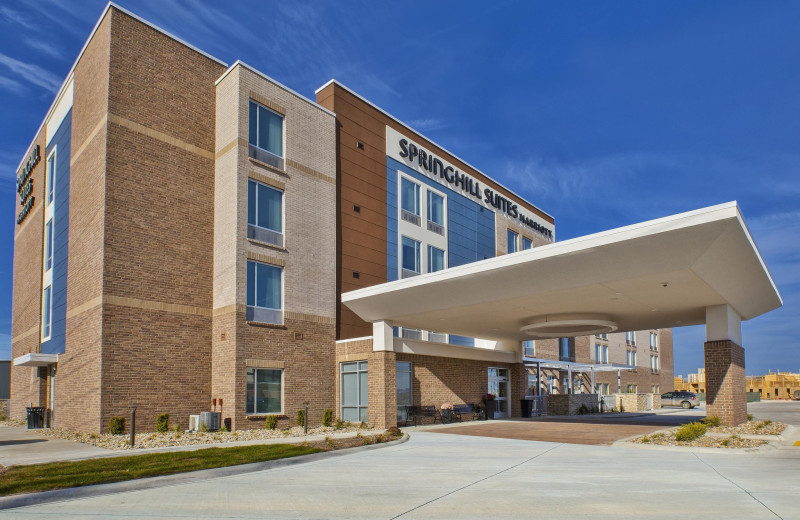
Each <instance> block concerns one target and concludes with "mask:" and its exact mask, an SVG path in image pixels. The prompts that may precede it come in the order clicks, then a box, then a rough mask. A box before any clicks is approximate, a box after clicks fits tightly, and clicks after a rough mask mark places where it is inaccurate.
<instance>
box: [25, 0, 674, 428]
mask: <svg viewBox="0 0 800 520" xmlns="http://www.w3.org/2000/svg"><path fill="white" fill-rule="evenodd" d="M66 85H72V88H73V90H72V92H74V96H73V98H72V123H71V124H72V129H71V135H70V143H71V157H70V161H69V164H70V172H71V175H70V183H69V188H70V191H69V208H70V212H69V222H68V228H69V238H68V255H69V262H68V270H67V283H66V340H65V345H64V350H65V351H64V352H63V353H62V354H60V355H59V357H58V362H57V368H56V370H57V372H56V373H55V376H54V378H53V374H52V372H49V371H50V370H51V369H52V367H54V365H51V368H28V367H15V368H14V369H13V370H12V399H11V402H10V414H11V416H12V417H15V418H22V417H23V416H24V407H25V406H26V405H28V404H29V403H32V404H34V405H44V406H51V407H52V408H53V415H52V418H53V424H54V426H57V427H62V428H66V429H73V430H84V431H90V432H100V431H105V430H106V429H107V427H108V422H109V419H110V418H111V417H113V416H117V415H122V416H125V417H128V414H129V410H130V407H131V406H136V407H137V429H138V430H140V431H143V430H150V429H152V428H153V426H154V424H155V417H156V415H157V414H159V413H162V412H168V413H170V414H171V423H172V424H173V425H176V424H177V425H179V426H180V427H183V428H185V427H186V426H188V424H187V423H188V416H189V415H190V414H195V413H199V412H201V411H206V410H209V409H211V407H212V404H211V403H212V400H216V402H217V410H220V409H221V410H222V412H223V419H224V420H226V422H228V423H229V425H230V427H232V428H234V429H241V428H253V427H261V426H262V425H263V422H264V418H265V414H261V413H258V414H257V413H249V412H248V410H247V406H246V403H247V393H248V387H247V381H246V375H247V370H248V368H261V369H275V370H281V374H282V375H281V378H282V396H281V412H280V413H279V414H278V417H279V425H280V426H289V425H291V424H293V423H294V420H295V416H296V412H297V410H299V409H301V408H303V407H304V406H306V405H307V406H308V407H309V422H310V424H311V425H316V424H318V423H319V422H320V420H321V417H322V414H323V411H324V410H326V409H329V408H330V409H334V410H336V415H337V416H338V415H339V409H340V399H341V396H340V381H339V365H340V363H342V362H344V361H357V360H364V361H367V363H368V400H369V401H368V402H369V407H368V411H369V420H370V422H371V423H372V425H373V426H378V427H384V426H391V425H394V424H396V422H397V403H396V363H397V362H398V361H409V362H411V363H412V366H413V382H414V383H413V384H414V386H413V396H414V403H415V404H418V405H434V406H441V404H443V403H446V402H450V403H453V404H458V403H479V402H480V399H481V396H482V395H483V394H485V393H486V392H487V390H488V375H487V370H488V369H489V368H490V367H496V368H502V369H507V370H508V376H509V381H508V389H509V393H508V401H509V411H510V414H511V415H512V416H518V415H519V414H520V404H519V400H520V398H522V397H523V396H524V395H525V393H526V391H527V380H528V378H527V374H528V370H527V369H526V368H525V367H524V366H523V365H522V364H521V363H519V362H509V360H513V359H516V360H517V361H519V359H520V358H519V352H515V353H514V354H509V353H508V352H502V353H493V352H492V353H488V354H481V355H479V356H477V357H475V356H471V355H470V354H467V355H465V356H463V357H465V358H471V359H462V358H460V357H458V356H457V355H455V354H454V357H445V356H438V355H422V354H429V353H430V352H431V351H429V350H408V349H407V350H405V351H404V352H401V350H402V349H398V350H397V352H394V351H373V342H372V339H371V338H370V339H363V340H357V341H348V342H342V343H338V344H337V343H336V341H335V340H336V338H337V337H353V336H365V335H368V334H371V332H372V330H371V325H370V324H368V323H365V322H363V321H362V320H360V319H359V318H358V317H357V316H356V315H355V314H354V313H352V312H351V311H350V310H349V309H347V308H346V307H342V306H341V303H340V295H341V293H342V292H346V291H349V290H353V289H356V288H360V287H366V286H369V285H374V284H376V283H380V282H383V281H385V280H386V255H387V253H386V239H387V236H386V171H385V170H386V149H385V145H386V140H385V137H386V133H385V129H386V127H387V126H388V127H392V128H394V129H395V130H397V131H403V132H406V133H408V134H409V135H410V136H412V137H413V138H414V139H418V140H419V141H420V143H422V144H424V145H425V146H429V147H430V148H431V149H434V150H437V153H440V154H441V155H442V157H443V158H445V159H446V160H448V161H451V162H452V163H453V164H454V165H456V166H458V167H459V168H462V169H463V170H464V171H465V172H468V173H469V174H470V175H472V176H474V177H475V178H477V179H480V181H481V183H482V184H485V185H487V186H489V187H491V188H492V189H494V190H496V191H497V192H498V193H502V194H504V196H507V197H512V198H515V199H516V196H515V195H513V194H512V193H511V192H509V191H508V190H507V189H505V188H502V187H501V186H499V185H497V184H496V183H495V181H493V180H491V179H489V178H487V177H485V176H484V175H483V174H482V173H480V172H477V171H475V170H474V169H473V168H471V167H469V165H467V164H466V163H463V161H461V160H459V159H457V158H456V157H454V156H452V155H450V154H448V153H447V152H445V151H444V150H442V149H440V148H438V147H436V146H435V145H433V143H430V142H429V141H427V140H425V139H424V138H423V137H422V136H420V135H418V134H416V133H415V132H413V131H411V130H410V129H408V128H406V127H404V126H403V125H401V124H400V123H399V122H397V121H396V120H393V119H391V118H390V117H388V116H387V115H386V114H383V113H382V112H380V111H379V110H376V109H375V108H374V107H370V106H369V104H368V103H365V102H363V100H359V99H358V98H357V96H355V95H353V94H352V93H349V92H347V91H345V90H341V89H340V88H339V87H338V86H336V85H332V86H330V87H329V88H326V89H323V91H322V92H320V96H319V99H320V105H317V104H315V103H313V102H311V101H309V100H307V99H305V98H303V97H302V96H300V95H298V94H296V93H295V92H292V91H291V90H289V89H288V88H286V87H284V86H282V85H280V84H278V83H276V82H275V81H273V80H271V79H270V78H268V77H266V76H264V75H263V74H261V73H259V72H257V71H255V70H254V69H252V68H250V67H248V66H246V65H244V64H242V63H239V62H237V63H236V64H234V65H233V66H231V67H229V68H227V69H226V66H225V65H224V64H222V63H221V62H219V61H217V60H215V59H213V58H211V57H209V56H207V55H205V54H203V53H202V52H198V51H197V50H196V49H194V48H192V47H190V46H188V45H187V44H184V43H182V42H180V41H178V40H176V39H174V38H173V37H170V36H169V35H167V34H165V33H163V32H162V31H160V30H158V29H156V28H154V27H152V26H150V25H148V24H146V23H143V22H142V21H140V20H138V19H136V18H135V17H133V16H131V15H129V14H128V13H127V12H125V11H124V10H122V9H120V8H117V7H115V6H113V5H112V6H110V7H109V8H108V9H107V11H106V12H105V14H104V16H103V19H102V20H101V22H100V24H99V25H98V28H97V30H96V31H95V32H94V33H93V35H92V37H91V39H90V41H89V42H88V44H87V47H86V48H85V50H84V51H83V53H82V54H81V56H80V57H79V60H78V61H77V63H76V66H75V69H74V70H73V71H72V72H71V73H70V75H69V76H68V78H67V83H66ZM334 93H335V94H336V95H337V96H338V97H337V98H336V103H334V99H333V96H334ZM250 100H253V101H255V102H257V103H259V104H260V105H263V106H265V107H267V108H269V109H270V110H272V111H274V112H276V113H277V114H280V115H281V116H282V118H283V127H282V130H283V135H282V137H283V140H282V142H283V156H282V157H279V158H278V159H279V161H278V162H279V164H280V165H278V166H276V165H275V164H272V165H271V164H266V163H265V162H263V161H261V160H258V159H256V158H254V157H251V152H250V146H249V143H248V137H249V117H250V116H249V103H250ZM323 106H330V107H331V108H335V109H336V110H337V111H339V112H337V114H336V115H334V114H333V113H331V112H329V111H328V110H326V109H325V108H323ZM373 116H374V117H373ZM48 117H50V116H48ZM45 123H47V121H46V122H45ZM46 133H47V124H45V125H44V126H43V130H42V131H41V132H40V134H39V135H38V136H37V137H36V141H35V143H34V144H38V145H39V146H40V147H41V149H42V150H44V149H45V148H46V144H47V139H48V138H49V137H51V136H47V135H46ZM359 143H360V144H361V146H358V145H359ZM43 153H44V152H43ZM262 158H263V157H262ZM44 164H45V160H44V158H43V160H42V161H41V162H40V164H39V165H38V166H37V167H36V168H35V169H34V170H33V174H32V176H33V179H34V183H33V187H34V196H35V197H37V198H39V199H40V200H43V198H44V196H43V195H44ZM343 174H344V178H343ZM250 180H254V181H257V182H259V183H262V184H265V185H268V186H270V187H273V188H275V189H278V190H280V191H281V192H282V205H283V206H282V209H283V216H282V225H283V232H282V244H281V245H271V244H267V243H265V242H263V241H259V240H255V239H249V238H248V182H249V181H250ZM355 206H358V207H359V210H360V211H359V212H356V211H355ZM520 206H521V208H525V210H526V211H527V212H529V213H531V214H535V215H538V217H537V218H540V219H542V221H543V222H546V223H547V224H548V225H552V223H553V221H552V217H550V216H549V215H546V214H545V213H544V212H542V211H541V210H539V209H538V208H535V207H534V206H532V205H531V204H529V203H527V202H525V201H520ZM18 210H19V204H18ZM351 210H352V211H351ZM509 228H510V229H514V230H515V231H517V232H518V233H519V234H520V248H521V247H522V244H521V239H522V237H527V238H530V239H532V242H533V245H534V246H538V245H543V244H546V243H549V242H550V240H549V239H548V238H546V237H545V236H544V235H539V234H537V233H536V232H534V231H533V230H532V228H527V227H525V226H524V225H522V224H521V223H520V222H519V221H516V220H514V219H511V218H509V217H506V216H504V215H502V214H498V216H497V218H495V234H496V237H497V238H496V243H495V244H494V248H495V249H496V250H497V252H498V253H500V254H503V253H505V251H506V248H507V243H506V241H507V239H506V237H507V234H506V230H507V229H509ZM43 230H44V211H43V208H42V204H38V205H35V206H34V207H33V209H32V211H31V213H30V214H29V215H28V216H27V219H26V220H25V221H24V222H23V223H22V224H21V225H19V226H17V228H16V231H15V252H14V301H13V324H12V354H13V356H14V357H15V358H17V357H19V356H22V355H24V354H27V353H32V352H39V350H40V349H41V343H40V335H41V323H40V321H41V305H42V301H41V300H42V297H41V292H42V270H41V265H42V259H43ZM248 261H257V262H261V263H265V264H269V265H271V266H274V267H277V268H280V270H281V276H282V287H281V288H282V293H281V302H282V304H281V309H280V315H281V318H280V319H279V320H278V319H275V320H274V321H275V322H273V323H263V322H257V320H251V321H248V308H247V289H248V287H247V264H248ZM356 273H358V274H360V278H359V277H356V276H355V275H356ZM251 311H252V309H251ZM660 334H661V336H662V337H663V338H664V339H663V340H662V341H661V354H660V355H661V356H662V366H663V367H665V368H666V367H667V366H669V370H664V371H663V373H660V374H645V373H644V372H645V371H644V370H642V373H641V374H640V375H637V374H634V375H633V376H631V378H628V379H630V380H636V381H639V380H641V384H642V385H645V383H651V382H652V381H654V380H656V379H658V380H659V381H660V380H661V379H664V380H671V377H672V373H671V366H672V360H671V355H672V344H671V332H669V331H661V333H660ZM667 337H668V338H669V340H668V341H667ZM593 344H594V340H593V339H592V338H576V339H575V340H574V341H572V342H571V350H570V356H571V360H572V361H578V362H585V363H588V362H592V359H593V358H592V352H593V350H592V349H593ZM458 348H462V347H458ZM505 348H508V347H505ZM475 350H480V349H473V352H474V351H475ZM408 352H415V353H414V354H411V353H408ZM420 352H421V353H420ZM448 352H452V351H448ZM484 352H485V351H484ZM436 353H438V351H437V352H436ZM447 355H450V354H447ZM515 356H516V357H515ZM537 356H538V357H543V358H548V359H558V358H559V349H558V342H557V341H555V340H552V341H541V342H537ZM615 356H616V354H615ZM623 356H624V352H623ZM486 359H502V360H506V361H504V362H501V363H495V362H490V361H486ZM612 362H619V360H617V359H613V360H612ZM545 374H554V375H556V376H557V377H558V379H559V385H560V384H561V379H562V377H563V374H562V373H560V372H558V371H557V370H555V371H549V372H545ZM603 377H611V376H598V378H597V380H598V381H602V380H603V379H602V378H603ZM626 377H627V374H626ZM637 377H639V378H640V379H637ZM54 381H55V385H54V387H55V392H54V394H53V395H52V396H51V395H48V392H49V391H50V389H51V388H53V382H54ZM585 385H586V390H589V388H588V381H587V382H585ZM666 386H668V385H664V387H665V388H666ZM51 398H52V402H51ZM220 407H221V408H220Z"/></svg>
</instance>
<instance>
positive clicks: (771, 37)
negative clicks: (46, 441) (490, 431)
mask: <svg viewBox="0 0 800 520" xmlns="http://www.w3.org/2000/svg"><path fill="white" fill-rule="evenodd" d="M119 4H120V5H121V6H123V7H125V8H126V9H129V10H131V11H133V12H134V13H136V14H138V15H139V16H141V17H143V18H145V19H147V20H149V21H151V22H152V23H154V24H156V25H158V26H160V27H161V28H163V29H165V30H166V31H168V32H170V33H172V34H174V35H175V36H177V37H179V38H181V39H183V40H185V41H187V42H189V43H190V44H192V45H194V46H196V47H199V48H201V49H203V50H204V51H206V52H207V53H209V54H211V55H213V56H215V57H217V58H219V59H221V60H223V61H225V62H226V63H233V62H234V61H236V60H237V59H240V60H242V61H244V62H246V63H248V64H249V65H251V66H253V67H255V68H257V69H258V70H260V71H262V72H264V73H265V74H267V75H269V76H271V77H272V78H274V79H276V80H277V81H280V82H281V83H283V84H285V85H287V86H289V87H290V88H292V89H294V90H296V91H297V92H299V93H301V94H303V95H305V96H307V97H309V98H311V99H315V94H314V91H315V90H316V89H317V88H318V87H320V86H321V85H323V84H324V83H325V82H326V81H328V80H329V79H331V78H336V79H337V80H339V81H340V82H341V83H343V84H345V85H347V86H348V87H350V88H351V89H353V90H355V91H356V92H358V93H360V94H361V95H362V96H364V97H365V98H367V99H369V100H370V101H372V102H373V103H375V104H377V105H378V106H380V107H381V108H383V109H384V110H386V111H387V112H389V113H390V114H392V115H394V116H395V117H397V118H398V119H400V120H401V121H404V122H406V123H407V124H409V125H411V126H412V127H413V128H415V129H417V130H419V131H420V132H421V133H423V134H424V135H426V136H427V137H429V138H431V139H432V140H434V141H436V142H438V143H440V144H442V145H443V146H445V147H446V148H447V149H449V150H451V151H452V152H454V153H455V154H457V155H459V156H460V157H462V158H464V159H465V160H467V161H468V162H470V163H471V164H473V165H475V166H477V167H478V168H479V169H481V170H482V171H483V172H485V173H487V174H488V175H490V176H492V177H494V178H496V179H497V180H499V181H500V182H501V183H503V184H505V185H507V186H509V187H510V188H512V189H513V190H514V191H516V192H517V193H519V194H521V195H522V196H524V197H525V198H527V199H528V200H530V201H531V202H533V203H534V204H536V205H537V206H539V207H541V208H543V209H544V210H545V211H547V212H548V213H550V214H551V215H553V216H554V217H555V219H556V235H557V239H559V240H564V239H567V238H572V237H576V236H581V235H586V234H589V233H594V232H599V231H604V230H607V229H612V228H616V227H619V226H624V225H628V224H634V223H637V222H641V221H643V220H649V219H653V218H659V217H664V216H667V215H671V214H675V213H680V212H684V211H690V210H693V209H698V208H701V207H705V206H710V205H714V204H718V203H722V202H727V201H732V200H736V201H738V203H739V205H740V209H741V211H742V213H743V215H744V217H745V220H746V222H747V224H748V227H749V229H750V231H751V233H752V234H753V236H754V238H755V241H756V243H757V245H758V247H759V249H760V251H761V254H762V256H763V257H764V260H765V262H766V264H767V267H768V268H769V270H770V272H771V274H772V276H773V278H774V280H775V283H776V284H777V286H778V288H779V290H780V292H781V295H782V297H783V300H784V306H783V307H782V308H780V309H778V310H776V311H773V312H771V313H769V314H767V315H764V316H761V317H759V318H755V319H753V320H751V321H748V322H745V323H743V325H742V329H743V330H742V333H743V343H744V347H745V352H746V363H747V373H748V374H759V373H764V372H766V371H768V370H781V371H787V370H789V371H794V372H796V371H800V355H798V350H799V348H800V333H799V332H800V331H798V325H800V319H798V318H800V246H798V239H799V238H800V95H798V93H800V60H798V55H800V31H798V30H797V28H798V27H800V2H791V1H773V2H750V1H748V2H738V1H724V2H722V1H708V2H688V1H680V0H679V1H663V2H656V1H650V2H623V1H618V2H615V1H608V2H595V1H587V2H580V1H575V2H543V1H520V2H513V1H507V2H471V1H459V2H416V1H404V2H391V3H389V2H375V1H363V2H349V1H347V2H346V1H339V2H334V1H322V0H319V1H303V0H293V1H291V2H266V1H261V2H244V1H242V2H216V1H188V0H144V1H127V0H123V1H121V2H119ZM104 7H105V2H103V1H99V0H98V1H94V0H80V1H63V2H57V1H54V0H40V1H39V2H36V3H30V2H27V1H15V0H2V3H0V114H2V119H0V121H2V123H1V124H0V214H2V215H6V216H5V217H4V218H5V222H6V225H4V226H0V358H9V357H10V331H11V291H12V270H13V246H14V228H15V225H14V222H15V214H14V213H15V206H14V204H15V197H16V193H15V187H14V179H15V176H16V169H17V166H18V164H19V162H20V160H21V159H22V156H23V155H24V153H25V151H26V149H27V146H28V144H29V143H30V141H31V139H32V138H33V136H34V134H35V132H36V130H37V128H38V127H39V124H40V123H41V121H42V119H43V117H44V116H45V113H46V111H47V109H48V107H49V106H50V103H51V102H52V100H53V98H54V96H55V93H56V92H57V91H58V89H59V87H60V85H61V82H62V81H63V79H64V78H65V77H66V75H67V74H68V72H69V70H70V68H71V66H72V64H73V62H74V60H75V58H76V57H77V54H78V52H79V51H80V49H81V47H82V46H83V44H84V42H85V40H86V38H87V37H88V36H89V33H90V32H91V30H92V28H93V27H94V25H95V23H96V21H97V19H98V18H99V16H100V14H101V13H102V11H103V9H104ZM704 334H705V331H704V327H703V326H697V327H685V328H678V329H675V330H674V351H675V372H676V374H684V375H685V374H687V373H689V372H694V371H696V370H697V368H698V367H702V366H703V341H704Z"/></svg>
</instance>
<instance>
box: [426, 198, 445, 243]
mask: <svg viewBox="0 0 800 520" xmlns="http://www.w3.org/2000/svg"><path fill="white" fill-rule="evenodd" d="M428 231H433V232H434V233H438V234H440V235H444V197H442V196H441V195H439V194H438V193H436V192H435V191H431V190H428Z"/></svg>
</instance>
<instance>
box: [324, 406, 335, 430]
mask: <svg viewBox="0 0 800 520" xmlns="http://www.w3.org/2000/svg"><path fill="white" fill-rule="evenodd" d="M331 423H333V410H331V409H330V408H329V409H327V410H325V411H323V412H322V426H330V425H331Z"/></svg>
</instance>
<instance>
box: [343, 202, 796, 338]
mask: <svg viewBox="0 0 800 520" xmlns="http://www.w3.org/2000/svg"><path fill="white" fill-rule="evenodd" d="M342 301H343V302H344V303H345V304H346V305H347V306H348V307H350V308H351V309H352V310H353V311H354V312H355V313H356V314H357V315H358V316H360V317H361V318H362V319H364V320H366V321H378V320H387V321H391V322H393V323H394V324H395V325H401V326H408V327H414V328H420V329H425V330H434V331H446V332H449V333H453V334H460V335H464V336H473V337H479V338H487V339H498V340H521V339H530V338H531V336H530V335H529V334H528V333H526V332H524V331H522V330H521V329H522V328H523V327H525V326H526V325H529V324H531V323H536V322H543V321H554V320H555V321H565V322H568V321H570V320H571V319H573V318H574V319H575V320H574V321H580V320H581V319H583V320H587V321H589V322H591V321H598V320H600V321H603V320H605V321H609V322H612V323H615V324H616V326H617V330H646V329H651V328H666V327H680V326H686V325H696V324H702V323H705V319H706V307H709V306H713V305H720V304H728V305H730V306H731V308H732V309H733V310H734V311H735V312H736V313H738V314H739V316H741V318H742V319H743V320H748V319H751V318H754V317H756V316H759V315H761V314H764V313H766V312H768V311H770V310H772V309H775V308H777V307H780V306H781V305H782V301H781V297H780V294H779V293H778V290H777V288H776V287H775V284H774V283H773V281H772V278H771V277H770V275H769V272H768V271H767V268H766V266H765V265H764V262H763V260H762V259H761V255H760V254H759V252H758V249H757V248H756V246H755V243H754V242H753V239H752V238H751V236H750V233H749V232H748V230H747V227H746V225H745V223H744V220H743V219H742V216H741V213H740V212H739V208H738V206H737V205H736V203H735V202H730V203H726V204H721V205H718V206H712V207H708V208H703V209H699V210H696V211H691V212H688V213H682V214H679V215H673V216H670V217H665V218H661V219H657V220H651V221H648V222H642V223H640V224H635V225H632V226H626V227H622V228H618V229H612V230H610V231H605V232H602V233H596V234H593V235H587V236H584V237H579V238H574V239H571V240H565V241H563V242H556V243H554V244H549V245H546V246H542V247H537V248H534V249H529V250H526V251H520V252H518V253H513V254H510V255H504V256H500V257H496V258H490V259H487V260H483V261H479V262H474V263H471V264H467V265H463V266H459V267H454V268H451V269H445V270H443V271H438V272H436V273H429V274H424V275H420V276H415V277H413V278H407V279H404V280H398V281H395V282H389V283H385V284H381V285H375V286H372V287H367V288H365V289H360V290H357V291H352V292H349V293H345V294H343V295H342ZM586 333H587V332H586V331H585V330H584V331H581V330H579V329H578V328H576V329H575V333H574V334H572V335H584V334H586ZM545 335H546V334H545ZM555 335H556V334H553V336H555ZM557 335H567V334H563V330H562V331H560V332H559V334H557ZM540 337H541V336H540Z"/></svg>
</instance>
